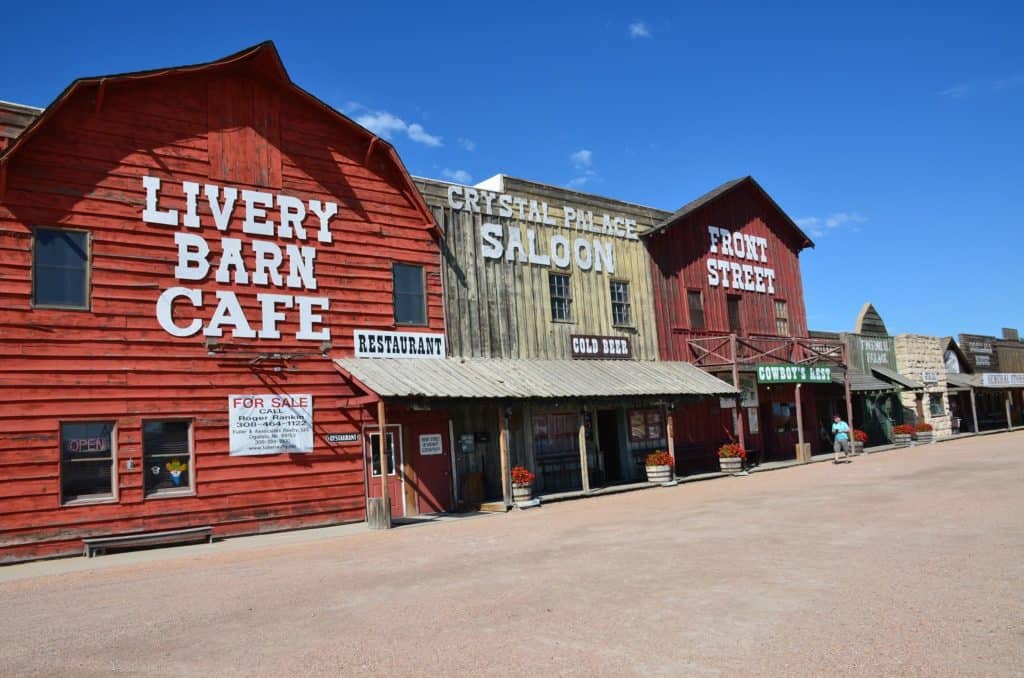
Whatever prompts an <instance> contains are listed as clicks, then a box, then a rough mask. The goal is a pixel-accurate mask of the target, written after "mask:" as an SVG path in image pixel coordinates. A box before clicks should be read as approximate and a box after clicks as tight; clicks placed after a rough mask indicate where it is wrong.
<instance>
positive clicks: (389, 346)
mask: <svg viewBox="0 0 1024 678" xmlns="http://www.w3.org/2000/svg"><path fill="white" fill-rule="evenodd" d="M353 338H354V339H355V347H356V357H357V358H436V359H441V358H444V356H445V348H444V335H443V334H427V333H425V332H385V331H383V330H355V331H354V332H353Z"/></svg>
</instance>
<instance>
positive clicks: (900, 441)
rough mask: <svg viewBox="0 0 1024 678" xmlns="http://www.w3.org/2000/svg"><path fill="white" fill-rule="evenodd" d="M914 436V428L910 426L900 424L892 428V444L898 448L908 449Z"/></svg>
mask: <svg viewBox="0 0 1024 678" xmlns="http://www.w3.org/2000/svg"><path fill="white" fill-rule="evenodd" d="M913 436H914V427H913V426H911V425H910V424H899V425H898V426H893V427H892V444H893V445H895V446H896V447H907V446H908V445H910V440H911V438H912V437H913Z"/></svg>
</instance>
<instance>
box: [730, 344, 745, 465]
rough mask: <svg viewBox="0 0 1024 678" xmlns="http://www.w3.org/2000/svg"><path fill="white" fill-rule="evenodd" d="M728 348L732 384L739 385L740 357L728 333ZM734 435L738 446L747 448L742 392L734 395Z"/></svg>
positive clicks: (737, 386)
mask: <svg viewBox="0 0 1024 678" xmlns="http://www.w3.org/2000/svg"><path fill="white" fill-rule="evenodd" d="M729 348H730V350H731V351H732V385H733V386H735V387H736V388H737V389H738V388H739V387H740V359H739V356H738V355H737V353H736V335H735V334H730V335H729ZM735 412H736V436H737V437H738V438H739V439H740V447H742V448H743V449H744V450H745V449H747V432H746V429H745V427H744V426H743V393H742V392H740V394H739V395H738V396H736V410H735Z"/></svg>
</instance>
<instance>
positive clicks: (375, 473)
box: [363, 425, 405, 518]
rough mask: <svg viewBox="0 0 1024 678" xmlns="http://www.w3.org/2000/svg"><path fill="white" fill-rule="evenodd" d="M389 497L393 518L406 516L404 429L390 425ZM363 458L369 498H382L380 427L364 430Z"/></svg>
mask: <svg viewBox="0 0 1024 678" xmlns="http://www.w3.org/2000/svg"><path fill="white" fill-rule="evenodd" d="M387 440H388V446H387V450H388V459H387V465H388V469H387V473H388V497H389V498H390V500H391V517H392V518H401V517H403V516H405V495H404V492H403V488H402V474H401V473H399V469H401V468H402V427H401V426H398V425H393V426H392V425H388V427H387ZM363 457H364V460H365V465H364V467H365V468H366V489H367V495H366V496H367V497H380V496H381V478H380V474H381V468H380V427H379V426H371V427H367V428H365V429H363Z"/></svg>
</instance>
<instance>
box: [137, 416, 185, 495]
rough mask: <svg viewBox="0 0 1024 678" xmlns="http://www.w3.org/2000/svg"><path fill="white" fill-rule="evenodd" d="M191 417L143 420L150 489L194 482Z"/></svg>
mask: <svg viewBox="0 0 1024 678" xmlns="http://www.w3.org/2000/svg"><path fill="white" fill-rule="evenodd" d="M191 426H192V424H191V422H188V421H146V422H143V423H142V457H143V459H142V463H143V469H142V477H143V478H144V481H143V483H144V485H145V489H146V493H147V494H148V493H150V492H154V491H156V490H172V489H175V488H179V487H188V486H189V485H190V484H191V479H190V469H189V466H190V465H191V463H192V455H191V450H190V447H189V430H190V428H191Z"/></svg>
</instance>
